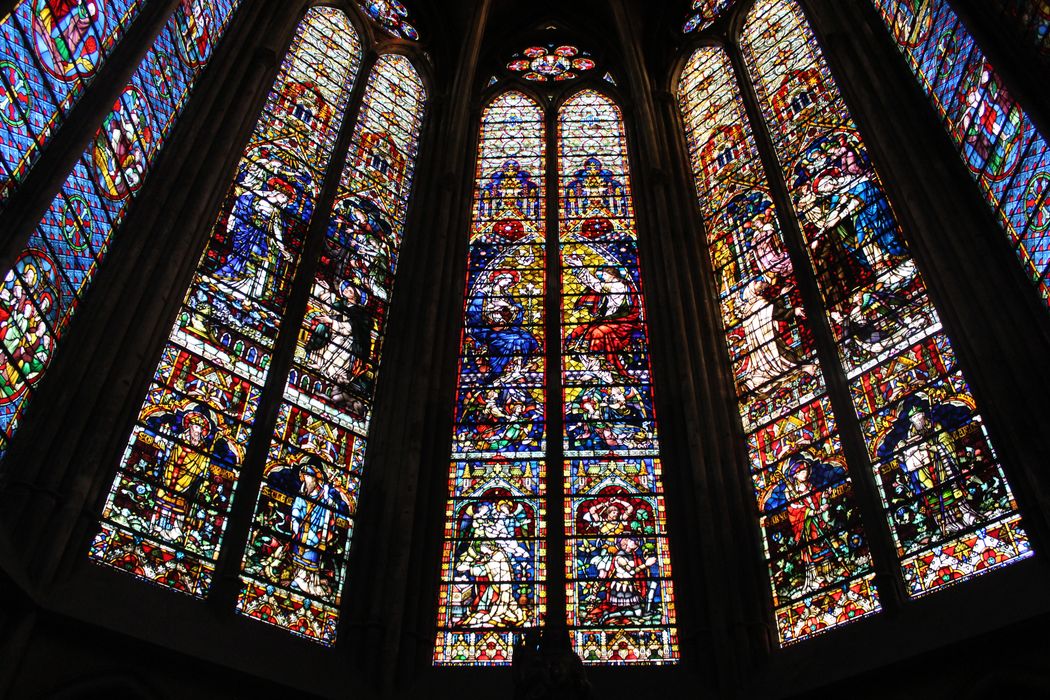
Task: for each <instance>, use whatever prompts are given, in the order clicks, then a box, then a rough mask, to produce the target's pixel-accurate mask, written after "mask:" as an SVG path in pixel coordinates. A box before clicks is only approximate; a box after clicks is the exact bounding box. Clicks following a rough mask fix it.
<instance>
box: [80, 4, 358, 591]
mask: <svg viewBox="0 0 1050 700" xmlns="http://www.w3.org/2000/svg"><path fill="white" fill-rule="evenodd" d="M361 54H362V49H361V42H360V39H359V37H358V35H357V32H356V31H355V30H354V27H353V25H352V24H351V22H350V20H349V19H348V17H347V16H346V14H345V13H343V12H342V11H340V10H337V9H335V8H331V7H314V8H311V9H310V10H308V11H307V12H306V14H305V16H304V18H303V20H302V21H301V22H300V24H299V27H298V29H297V32H296V36H295V39H294V41H293V44H292V47H291V49H289V51H288V54H287V56H286V57H285V60H284V62H283V64H282V66H281V69H280V71H279V73H278V76H277V80H276V82H275V84H274V88H273V90H272V91H271V92H270V95H269V97H268V99H267V102H266V106H265V107H264V110H263V114H262V116H261V117H260V119H259V121H258V122H257V124H256V128H255V130H254V132H253V134H252V136H251V137H250V139H249V142H248V146H247V148H246V149H245V152H244V155H243V157H242V159H241V161H240V163H239V165H238V168H237V176H236V179H235V181H234V182H233V183H232V184H231V186H230V189H229V191H228V194H227V199H226V203H225V204H224V205H223V207H222V210H221V212H220V215H219V217H218V221H217V222H216V225H215V227H214V228H213V230H212V236H211V239H210V241H209V242H208V245H207V248H206V249H205V251H204V254H203V255H202V256H201V261H200V264H199V265H198V268H197V272H196V274H195V275H194V278H193V282H192V283H191V286H190V288H189V289H188V290H187V292H186V296H185V297H184V301H183V305H182V307H181V309H180V311H179V314H178V318H177V320H176V322H175V327H174V328H173V330H172V332H171V335H170V337H169V340H168V343H167V345H166V346H165V348H164V350H163V353H162V356H161V360H160V363H159V364H158V366H157V370H156V373H155V375H154V378H153V381H152V383H151V385H150V388H149V390H148V393H147V395H146V398H145V401H144V402H143V405H142V408H141V409H140V411H139V414H138V418H137V420H136V423H135V427H134V428H133V430H132V433H131V436H130V437H129V440H128V445H127V448H126V451H125V453H124V456H123V458H122V459H121V461H120V465H119V469H118V472H117V476H116V478H115V480H114V483H113V486H112V488H111V490H110V493H109V496H108V498H107V500H106V504H105V507H104V510H103V514H102V521H101V529H100V532H99V534H98V535H97V536H96V538H95V540H94V542H93V544H92V546H91V551H90V556H91V558H92V559H94V560H95V561H97V562H99V563H102V564H107V565H110V566H113V567H116V568H119V569H122V570H125V571H127V572H129V573H132V574H134V575H136V576H138V577H140V578H143V579H146V580H149V581H151V582H153V583H156V584H159V585H162V586H166V587H169V588H172V589H175V590H179V591H182V592H185V593H187V594H190V595H193V596H197V597H203V596H204V595H205V594H206V593H207V591H208V589H209V588H210V586H211V583H212V580H213V575H214V567H215V562H216V560H217V559H218V555H219V549H220V547H221V545H222V540H223V534H224V532H225V528H226V522H227V518H228V516H229V512H230V508H231V505H232V502H233V498H234V493H235V491H236V489H237V485H238V482H239V479H240V474H241V470H242V467H243V466H244V457H245V447H246V445H247V444H248V442H249V440H250V439H251V437H252V432H253V426H254V422H255V419H256V415H257V410H258V408H259V402H260V398H261V395H262V388H263V386H264V385H265V382H266V379H267V377H268V375H269V368H270V363H271V360H272V357H273V352H274V349H275V348H274V345H275V342H276V339H277V336H278V331H279V329H280V326H281V322H282V319H283V315H284V312H285V309H286V306H287V303H288V295H289V291H290V287H291V283H292V279H293V277H294V273H295V271H296V269H297V268H298V266H299V264H300V262H301V261H300V255H301V252H302V247H303V237H304V235H305V233H306V231H307V229H308V228H309V224H310V222H311V219H312V216H313V212H314V208H315V206H316V204H317V197H318V194H319V191H320V187H321V181H322V180H323V178H324V177H325V173H326V170H327V167H328V163H329V160H330V158H331V156H332V150H333V148H334V144H335V140H336V135H337V134H338V133H339V130H340V126H341V124H342V122H343V118H344V113H345V110H346V107H347V103H348V101H349V98H350V93H351V90H352V88H353V85H354V83H355V80H356V76H357V72H358V67H359V66H360V62H361Z"/></svg>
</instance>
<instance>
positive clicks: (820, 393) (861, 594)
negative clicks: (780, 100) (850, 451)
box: [678, 47, 880, 644]
mask: <svg viewBox="0 0 1050 700" xmlns="http://www.w3.org/2000/svg"><path fill="white" fill-rule="evenodd" d="M678 104H679V108H680V109H681V112H682V118H683V122H684V124H685V129H686V138H687V141H688V144H689V155H690V158H691V164H692V168H693V178H694V181H695V184H696V191H697V196H698V197H699V202H700V210H701V213H702V214H703V217H704V223H705V225H706V226H707V236H708V253H709V255H710V257H711V265H712V267H713V269H714V272H715V278H716V280H717V283H718V295H719V302H720V307H721V310H722V321H723V324H724V325H725V329H726V344H727V346H728V350H729V356H730V360H731V362H732V365H733V376H734V379H735V382H736V390H737V401H738V405H739V409H740V418H741V422H742V424H743V428H744V433H745V436H746V439H747V441H748V444H749V454H750V455H751V459H752V463H751V477H752V483H753V485H754V489H755V503H756V506H757V508H756V516H757V517H758V518H759V522H760V523H761V529H762V537H763V541H764V545H765V548H764V549H765V555H766V562H767V565H768V567H769V574H770V582H771V584H772V589H773V607H774V611H775V616H776V621H777V631H778V633H779V635H780V641H781V643H783V644H787V643H790V642H796V641H800V640H802V639H806V638H808V637H810V636H812V635H814V634H817V633H819V632H822V631H827V630H830V629H832V628H834V627H837V626H839V625H841V624H844V623H848V622H851V621H853V620H856V619H859V618H861V617H863V616H865V615H869V614H872V613H874V612H877V611H878V610H879V609H880V605H879V599H878V595H877V592H876V588H875V581H874V578H875V573H874V568H873V565H872V561H871V554H870V552H869V550H868V544H867V536H866V535H865V533H864V530H863V528H862V527H861V523H860V514H859V507H858V505H857V503H856V499H855V498H854V495H853V486H852V482H851V480H850V478H849V475H848V470H847V469H846V460H845V456H844V455H843V454H842V448H841V444H840V441H839V438H838V430H837V429H836V421H835V416H834V413H833V411H832V408H831V403H830V401H829V400H828V398H827V391H826V388H825V387H826V383H825V378H824V372H823V369H822V367H821V365H820V360H819V359H818V358H817V350H816V345H815V343H814V338H813V330H812V327H811V323H810V320H809V318H808V315H807V311H806V308H805V307H804V306H803V302H802V296H801V293H800V292H799V288H798V284H797V282H796V279H795V270H794V266H793V265H792V262H791V259H790V258H789V257H788V253H787V249H786V248H785V246H784V237H783V234H782V232H781V230H780V223H779V220H778V216H777V211H776V207H775V206H774V204H773V200H772V198H771V196H770V193H769V186H768V184H767V182H768V181H767V179H766V173H765V170H764V169H763V167H762V164H761V161H760V160H759V155H758V150H757V147H756V145H755V139H754V135H753V134H752V131H751V127H750V125H749V123H748V122H747V120H746V118H745V115H744V108H743V104H742V102H741V98H740V90H739V87H738V86H737V83H736V78H735V76H734V72H733V68H732V66H731V65H730V63H729V58H728V57H727V56H726V54H725V52H724V51H723V50H722V49H720V48H716V47H706V48H701V49H698V50H697V51H696V52H695V53H694V54H693V55H692V57H691V58H690V60H689V63H688V64H687V65H686V68H685V71H684V72H683V74H682V78H681V82H680V83H679V86H678Z"/></svg>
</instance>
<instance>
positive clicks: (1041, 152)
mask: <svg viewBox="0 0 1050 700" xmlns="http://www.w3.org/2000/svg"><path fill="white" fill-rule="evenodd" d="M1039 4H1040V5H1041V8H1040V9H1039V10H1037V9H1036V8H1031V12H1032V13H1036V12H1037V11H1038V12H1041V13H1042V16H1043V30H1044V38H1045V27H1046V21H1047V19H1048V18H1050V9H1048V8H1050V5H1047V4H1046V3H1045V2H1044V3H1039ZM875 5H876V6H877V7H878V9H879V11H880V12H881V14H882V17H883V18H884V19H885V21H886V24H887V25H888V26H889V28H890V30H891V32H892V34H893V37H894V39H895V40H896V42H897V45H898V47H899V48H900V50H901V51H902V52H903V53H904V55H905V56H906V58H907V60H908V64H909V66H910V67H911V69H912V71H913V72H914V73H915V75H916V77H917V78H918V79H919V84H920V85H921V86H922V88H923V90H924V91H925V92H926V94H927V96H928V97H929V98H930V100H931V102H933V104H934V106H935V107H936V109H937V113H938V115H939V116H940V118H941V120H942V122H943V123H944V126H945V128H946V129H947V130H948V133H949V135H950V136H951V138H952V140H953V141H954V142H955V145H956V147H957V148H958V150H959V155H960V156H961V157H962V159H963V162H964V163H965V164H966V166H967V168H968V169H969V170H970V173H971V175H972V176H973V178H974V179H975V180H976V181H977V183H978V185H980V188H981V192H982V193H983V195H984V198H985V201H986V202H987V203H988V206H990V207H991V208H992V210H993V212H994V213H995V216H996V218H997V219H998V221H999V224H1000V225H1001V226H1002V227H1003V229H1004V230H1005V232H1006V236H1007V240H1008V242H1009V244H1010V246H1011V247H1012V248H1013V249H1014V250H1015V252H1016V254H1017V257H1018V259H1019V260H1020V261H1021V264H1022V265H1023V267H1024V270H1025V273H1026V274H1027V275H1028V276H1029V277H1030V278H1031V279H1032V281H1033V282H1034V283H1035V284H1036V286H1037V287H1038V289H1039V293H1040V294H1041V295H1042V296H1043V299H1044V300H1045V301H1047V302H1050V199H1048V194H1050V147H1048V146H1047V140H1046V138H1045V136H1044V135H1043V134H1041V133H1039V131H1038V130H1037V129H1036V127H1035V125H1034V124H1033V123H1032V120H1031V119H1030V118H1029V117H1028V115H1027V114H1026V113H1025V111H1024V109H1023V108H1022V107H1021V106H1020V105H1019V104H1018V103H1017V101H1016V100H1014V98H1013V96H1012V95H1011V94H1010V92H1009V90H1008V89H1007V88H1006V85H1005V84H1004V83H1003V80H1002V78H1001V77H1000V76H999V74H998V73H997V72H996V70H995V67H994V66H992V64H991V63H990V62H989V61H988V59H987V58H986V57H985V55H984V53H982V51H981V49H980V47H978V46H977V44H976V42H975V41H974V39H973V37H972V36H971V35H970V33H969V32H968V31H967V29H966V27H965V26H964V25H963V23H962V22H961V21H960V19H959V18H958V16H956V14H955V12H954V11H953V10H952V8H951V6H950V5H949V4H948V3H947V2H945V1H944V0H920V1H918V2H902V1H901V0H875ZM1033 16H1035V15H1034V14H1033Z"/></svg>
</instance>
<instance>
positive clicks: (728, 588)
mask: <svg viewBox="0 0 1050 700" xmlns="http://www.w3.org/2000/svg"><path fill="white" fill-rule="evenodd" d="M613 7H614V13H615V15H616V18H617V22H618V27H619V32H620V38H621V44H622V45H623V46H625V47H626V49H625V61H626V63H627V66H628V76H629V78H630V88H631V91H632V94H634V95H636V96H637V100H636V101H635V104H634V107H633V110H632V112H633V114H632V116H633V119H629V120H628V123H627V127H628V132H629V138H628V140H629V144H628V148H629V150H630V152H631V153H632V155H634V156H635V157H634V158H633V162H635V163H643V162H644V163H647V164H650V167H641V168H635V171H634V180H635V188H634V191H635V193H636V197H637V207H638V216H639V255H640V258H641V261H640V262H641V265H642V268H643V272H644V275H645V284H646V289H647V309H648V311H649V317H650V319H651V320H650V333H651V335H652V338H653V343H652V348H651V352H652V365H653V373H654V378H653V384H654V393H655V397H654V400H655V401H656V402H657V406H658V409H659V410H660V415H662V419H661V431H662V434H663V435H664V440H663V442H662V450H661V452H662V455H663V457H664V460H665V470H664V478H665V492H666V499H667V508H668V527H669V532H668V535H669V537H671V539H672V558H673V563H674V564H675V567H676V568H675V572H676V573H675V581H676V584H677V589H676V590H677V591H678V596H677V604H678V605H679V606H680V607H679V621H680V634H681V635H682V646H683V664H684V665H685V668H686V669H687V670H691V671H693V672H696V673H698V674H699V676H700V677H702V678H713V679H714V683H713V685H714V686H715V687H718V688H721V689H723V690H724V689H727V688H733V687H738V685H739V681H740V678H741V676H742V674H744V673H746V671H745V669H746V668H747V667H748V664H749V659H752V658H753V654H754V653H755V651H756V650H755V649H753V648H752V647H753V646H754V644H755V641H756V640H755V638H754V635H753V632H752V630H751V629H748V624H747V623H746V622H743V621H744V620H748V619H751V620H752V622H753V621H755V619H756V618H758V617H759V613H758V612H757V611H758V610H759V609H760V608H761V605H760V604H756V601H760V600H762V593H761V590H762V589H761V588H759V587H757V583H756V582H757V581H761V580H762V579H761V574H756V567H755V563H754V562H755V560H757V557H755V558H749V557H747V555H746V554H747V548H746V547H741V546H740V543H739V542H738V541H727V540H724V539H722V538H719V537H705V536H704V535H703V533H720V532H721V533H725V532H739V531H740V529H741V527H749V528H754V524H753V522H754V518H753V515H752V514H751V509H750V508H749V502H748V500H747V498H748V497H749V494H747V492H746V490H745V487H746V485H747V484H746V483H744V481H745V480H744V479H743V478H742V475H744V476H746V474H747V469H746V461H744V460H743V452H742V449H741V444H742V443H741V442H739V441H738V428H737V427H736V422H735V421H736V419H735V396H736V395H735V391H734V390H733V385H732V382H727V381H726V375H725V374H724V372H722V371H719V370H720V365H719V358H720V356H721V354H723V353H725V347H724V343H723V342H721V338H722V330H721V323H720V316H719V315H718V308H717V295H712V293H711V291H710V290H711V288H712V287H711V279H712V277H710V276H705V274H704V272H705V270H706V269H707V267H706V265H707V255H706V251H705V250H704V249H703V247H702V237H699V236H697V235H696V234H695V232H696V231H700V230H702V229H703V227H702V224H700V223H699V217H698V215H697V210H696V206H695V201H696V195H695V192H694V191H693V187H692V181H691V179H689V176H688V163H689V158H688V155H687V153H688V152H687V149H686V148H685V145H684V138H683V136H682V132H681V129H680V126H679V121H678V117H677V110H676V105H675V101H674V97H673V95H672V94H671V93H670V92H657V93H656V94H655V95H654V93H653V88H652V86H651V84H650V82H649V80H647V79H646V78H645V76H646V75H648V74H649V73H650V70H649V65H648V64H647V62H646V57H647V54H646V52H645V51H644V50H643V49H642V37H641V36H640V34H639V31H640V30H639V28H640V27H642V26H643V24H642V23H641V22H640V21H639V18H638V17H636V16H632V10H630V9H628V7H627V5H626V3H623V2H620V1H618V2H615V3H614V4H613ZM654 70H656V69H654ZM660 70H665V71H666V70H667V68H666V67H664V68H662V69H660ZM669 79H670V76H668V80H669ZM635 122H637V123H635ZM642 154H644V156H645V157H644V159H643V158H641V157H639V156H640V155H642ZM705 292H706V293H705ZM661 378H662V379H661ZM745 519H746V520H745ZM755 547H756V548H757V547H760V545H759V544H758V542H757V540H756V544H755ZM758 551H760V550H758ZM697 553H699V556H697ZM683 565H685V566H683ZM729 571H733V572H738V575H733V574H729V573H728V572H729ZM758 644H759V645H761V644H762V642H761V641H759V642H758Z"/></svg>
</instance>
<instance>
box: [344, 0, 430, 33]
mask: <svg viewBox="0 0 1050 700" xmlns="http://www.w3.org/2000/svg"><path fill="white" fill-rule="evenodd" d="M357 4H358V5H360V6H361V9H362V10H364V11H365V12H366V13H367V14H368V16H369V17H371V18H372V20H373V21H375V23H376V24H378V25H379V26H380V27H381V28H382V29H383V31H384V32H386V33H387V34H389V35H391V36H396V37H397V38H399V39H408V40H409V41H418V40H419V32H417V31H416V28H415V27H413V26H412V25H411V24H409V23H408V9H407V8H406V7H405V6H404V5H402V4H401V3H399V2H398V1H397V0H357Z"/></svg>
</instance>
